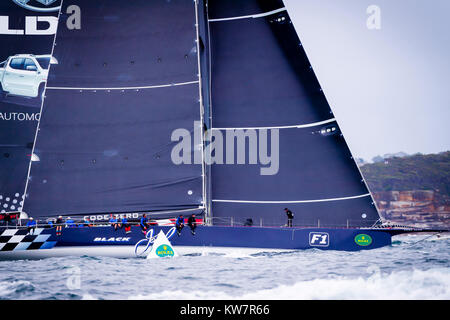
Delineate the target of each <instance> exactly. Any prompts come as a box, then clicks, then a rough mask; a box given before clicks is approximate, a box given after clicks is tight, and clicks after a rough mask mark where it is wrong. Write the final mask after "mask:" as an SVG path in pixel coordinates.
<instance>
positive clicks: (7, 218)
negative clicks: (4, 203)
mask: <svg viewBox="0 0 450 320" xmlns="http://www.w3.org/2000/svg"><path fill="white" fill-rule="evenodd" d="M10 223H11V215H10V214H9V212H6V213H5V224H6V226H7V227H8V225H9V224H10Z"/></svg>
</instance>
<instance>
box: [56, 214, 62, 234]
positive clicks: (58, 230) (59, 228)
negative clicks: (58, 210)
mask: <svg viewBox="0 0 450 320" xmlns="http://www.w3.org/2000/svg"><path fill="white" fill-rule="evenodd" d="M55 224H56V235H57V236H60V235H61V231H62V227H63V224H64V222H63V218H62V216H59V217H58V219H56V223H55Z"/></svg>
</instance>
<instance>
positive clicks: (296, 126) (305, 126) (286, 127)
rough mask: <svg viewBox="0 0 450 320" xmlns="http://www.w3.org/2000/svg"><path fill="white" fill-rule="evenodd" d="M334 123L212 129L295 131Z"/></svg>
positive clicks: (327, 121)
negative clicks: (295, 129) (294, 129)
mask: <svg viewBox="0 0 450 320" xmlns="http://www.w3.org/2000/svg"><path fill="white" fill-rule="evenodd" d="M334 121H336V119H335V118H332V119H328V120H324V121H319V122H314V123H307V124H297V125H292V126H275V127H246V128H211V130H250V129H257V130H262V129H293V128H297V129H301V128H310V127H316V126H321V125H324V124H327V123H331V122H334Z"/></svg>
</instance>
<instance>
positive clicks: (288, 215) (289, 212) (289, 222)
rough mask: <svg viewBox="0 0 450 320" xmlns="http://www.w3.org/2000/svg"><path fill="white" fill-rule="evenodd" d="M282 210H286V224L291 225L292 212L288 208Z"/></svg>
mask: <svg viewBox="0 0 450 320" xmlns="http://www.w3.org/2000/svg"><path fill="white" fill-rule="evenodd" d="M284 211H285V212H286V215H287V219H288V223H287V226H288V227H292V220H293V219H294V214H293V213H292V211H291V210H289V209H288V208H284Z"/></svg>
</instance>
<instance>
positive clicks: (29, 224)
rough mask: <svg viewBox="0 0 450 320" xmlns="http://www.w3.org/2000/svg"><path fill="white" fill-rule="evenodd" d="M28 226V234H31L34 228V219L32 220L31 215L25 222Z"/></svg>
mask: <svg viewBox="0 0 450 320" xmlns="http://www.w3.org/2000/svg"><path fill="white" fill-rule="evenodd" d="M27 227H28V234H33V233H34V230H35V229H36V221H34V219H33V217H30V219H29V220H28V222H27Z"/></svg>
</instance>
